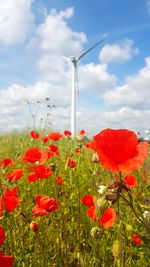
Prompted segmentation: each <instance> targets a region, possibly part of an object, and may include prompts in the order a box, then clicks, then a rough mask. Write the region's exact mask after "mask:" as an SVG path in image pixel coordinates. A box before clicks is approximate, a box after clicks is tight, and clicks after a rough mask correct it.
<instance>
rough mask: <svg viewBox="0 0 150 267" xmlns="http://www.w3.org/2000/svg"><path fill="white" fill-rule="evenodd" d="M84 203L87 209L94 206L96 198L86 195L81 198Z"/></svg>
mask: <svg viewBox="0 0 150 267" xmlns="http://www.w3.org/2000/svg"><path fill="white" fill-rule="evenodd" d="M81 201H82V203H83V204H84V205H85V206H87V207H92V206H94V205H95V204H94V196H93V195H85V196H84V197H82V198H81Z"/></svg>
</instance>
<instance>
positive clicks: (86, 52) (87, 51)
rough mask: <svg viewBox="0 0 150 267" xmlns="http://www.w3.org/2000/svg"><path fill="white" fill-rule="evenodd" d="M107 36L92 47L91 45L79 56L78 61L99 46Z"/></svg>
mask: <svg viewBox="0 0 150 267" xmlns="http://www.w3.org/2000/svg"><path fill="white" fill-rule="evenodd" d="M106 38H107V37H104V38H102V39H101V40H100V41H99V42H97V43H96V44H94V45H93V46H92V47H90V48H89V49H88V50H86V51H85V52H83V53H82V54H81V56H79V57H78V59H77V61H79V60H80V59H81V58H82V57H84V56H85V55H86V54H88V53H89V52H90V51H91V50H93V49H94V48H95V47H96V46H98V45H99V44H100V43H102V42H103V41H104V40H105V39H106Z"/></svg>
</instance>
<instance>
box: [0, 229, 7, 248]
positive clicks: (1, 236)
mask: <svg viewBox="0 0 150 267" xmlns="http://www.w3.org/2000/svg"><path fill="white" fill-rule="evenodd" d="M5 239H6V237H5V232H4V228H3V227H2V226H0V246H1V245H2V244H3V243H4V241H5Z"/></svg>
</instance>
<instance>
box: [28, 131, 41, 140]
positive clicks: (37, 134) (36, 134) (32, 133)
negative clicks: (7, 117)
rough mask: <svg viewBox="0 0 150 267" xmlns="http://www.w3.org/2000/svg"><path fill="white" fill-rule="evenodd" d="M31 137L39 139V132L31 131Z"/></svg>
mask: <svg viewBox="0 0 150 267" xmlns="http://www.w3.org/2000/svg"><path fill="white" fill-rule="evenodd" d="M30 134H31V137H32V138H33V139H39V138H40V134H39V133H37V132H35V131H31V133H30Z"/></svg>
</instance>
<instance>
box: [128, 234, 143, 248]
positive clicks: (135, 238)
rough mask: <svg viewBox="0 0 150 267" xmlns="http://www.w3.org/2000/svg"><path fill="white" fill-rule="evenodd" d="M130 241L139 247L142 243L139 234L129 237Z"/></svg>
mask: <svg viewBox="0 0 150 267" xmlns="http://www.w3.org/2000/svg"><path fill="white" fill-rule="evenodd" d="M131 240H132V243H133V244H134V245H141V244H143V243H144V241H143V239H142V238H141V236H140V235H139V234H136V233H134V234H132V235H131Z"/></svg>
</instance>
